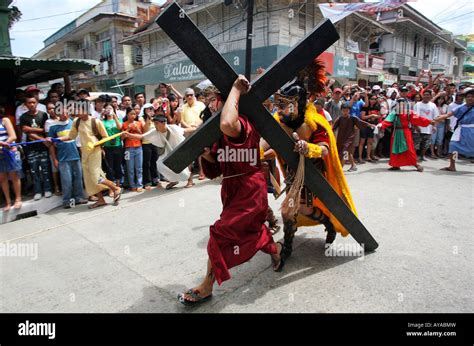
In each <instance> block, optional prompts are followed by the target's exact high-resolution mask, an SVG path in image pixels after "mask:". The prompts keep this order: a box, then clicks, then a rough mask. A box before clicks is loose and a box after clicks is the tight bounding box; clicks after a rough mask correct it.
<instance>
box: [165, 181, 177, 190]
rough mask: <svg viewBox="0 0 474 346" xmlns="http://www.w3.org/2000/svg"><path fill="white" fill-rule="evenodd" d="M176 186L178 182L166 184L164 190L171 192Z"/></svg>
mask: <svg viewBox="0 0 474 346" xmlns="http://www.w3.org/2000/svg"><path fill="white" fill-rule="evenodd" d="M176 185H178V182H177V181H175V182H172V183H168V184H167V185H166V187H165V189H166V190H171V189H172V188H173V187H175V186H176Z"/></svg>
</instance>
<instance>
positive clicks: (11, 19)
mask: <svg viewBox="0 0 474 346" xmlns="http://www.w3.org/2000/svg"><path fill="white" fill-rule="evenodd" d="M21 16H22V13H21V11H20V9H19V8H18V7H16V6H12V7H10V13H9V14H8V28H9V29H11V28H12V26H13V25H14V24H15V23H16V22H18V21H19V20H20V18H21Z"/></svg>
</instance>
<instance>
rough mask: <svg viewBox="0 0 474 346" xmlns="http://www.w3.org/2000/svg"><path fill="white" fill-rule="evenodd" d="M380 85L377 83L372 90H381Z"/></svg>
mask: <svg viewBox="0 0 474 346" xmlns="http://www.w3.org/2000/svg"><path fill="white" fill-rule="evenodd" d="M380 89H381V88H380V85H377V84H375V85H374V86H373V87H372V90H380Z"/></svg>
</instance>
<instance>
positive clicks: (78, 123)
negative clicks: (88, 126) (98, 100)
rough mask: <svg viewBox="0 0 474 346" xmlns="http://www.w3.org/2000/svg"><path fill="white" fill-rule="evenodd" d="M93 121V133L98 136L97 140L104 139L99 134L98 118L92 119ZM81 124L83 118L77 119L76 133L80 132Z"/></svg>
mask: <svg viewBox="0 0 474 346" xmlns="http://www.w3.org/2000/svg"><path fill="white" fill-rule="evenodd" d="M91 121H92V133H93V135H94V136H96V138H97V140H99V141H100V140H101V139H102V135H101V134H100V133H99V130H97V123H96V118H91ZM80 124H81V118H77V121H76V124H75V126H76V131H77V132H79V125H80Z"/></svg>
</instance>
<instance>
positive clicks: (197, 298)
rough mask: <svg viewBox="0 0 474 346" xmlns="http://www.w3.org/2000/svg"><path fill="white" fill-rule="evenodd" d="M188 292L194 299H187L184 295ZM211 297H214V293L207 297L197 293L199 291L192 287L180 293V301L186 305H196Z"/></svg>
mask: <svg viewBox="0 0 474 346" xmlns="http://www.w3.org/2000/svg"><path fill="white" fill-rule="evenodd" d="M186 294H187V295H189V296H191V298H192V299H194V301H191V300H187V299H185V298H184V296H185V295H186ZM211 298H212V293H211V294H210V295H208V296H207V297H201V296H200V295H199V294H197V292H195V291H193V289H192V288H190V289H189V290H188V291H186V292H184V293H180V294H178V301H179V302H180V303H181V304H183V305H186V306H196V305H198V304H201V303H204V302H205V301H208V300H209V299H211Z"/></svg>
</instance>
